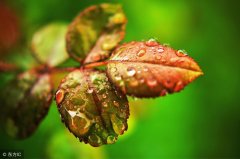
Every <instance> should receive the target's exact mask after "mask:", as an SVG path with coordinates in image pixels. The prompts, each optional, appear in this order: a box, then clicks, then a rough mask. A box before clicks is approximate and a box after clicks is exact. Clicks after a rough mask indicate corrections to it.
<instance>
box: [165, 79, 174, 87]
mask: <svg viewBox="0 0 240 159" xmlns="http://www.w3.org/2000/svg"><path fill="white" fill-rule="evenodd" d="M173 85H174V82H172V81H171V80H169V79H168V80H166V81H164V86H165V87H166V88H172V87H173Z"/></svg>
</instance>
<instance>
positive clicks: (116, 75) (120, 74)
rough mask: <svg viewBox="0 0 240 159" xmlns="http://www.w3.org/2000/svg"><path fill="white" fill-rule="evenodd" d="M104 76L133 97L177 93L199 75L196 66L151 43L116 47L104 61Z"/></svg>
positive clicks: (182, 57) (186, 59) (165, 47)
mask: <svg viewBox="0 0 240 159" xmlns="http://www.w3.org/2000/svg"><path fill="white" fill-rule="evenodd" d="M107 73H108V76H109V78H110V80H111V82H112V83H114V84H115V85H116V86H118V87H119V88H120V89H121V90H122V91H123V92H125V93H126V94H128V95H132V96H136V97H157V96H164V95H166V93H173V92H179V91H180V90H182V89H183V88H184V87H185V86H186V85H187V84H188V83H190V82H192V81H193V80H194V79H196V78H197V77H199V76H200V75H202V74H203V73H202V71H201V69H200V67H199V66H198V64H197V63H196V62H195V61H194V60H193V59H192V58H190V57H189V56H188V55H186V54H185V53H184V52H183V51H181V50H178V51H176V50H174V49H172V48H170V47H168V46H164V45H161V44H159V43H158V42H156V41H154V40H149V41H147V42H131V43H127V44H124V45H122V46H120V47H118V48H117V49H116V50H115V52H114V54H113V55H112V56H111V57H110V60H109V61H108V65H107Z"/></svg>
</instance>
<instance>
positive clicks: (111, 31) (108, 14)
mask: <svg viewBox="0 0 240 159" xmlns="http://www.w3.org/2000/svg"><path fill="white" fill-rule="evenodd" d="M125 25H126V17H125V15H124V13H123V11H122V8H121V6H120V5H116V4H100V5H96V6H91V7H89V8H87V9H85V10H84V11H83V12H81V13H80V14H79V16H77V17H76V18H75V19H74V21H73V22H72V23H71V25H70V26H69V28H68V32H67V36H66V37H67V51H68V53H69V55H70V56H72V57H73V58H74V59H75V60H77V61H79V62H82V61H83V60H84V63H93V62H97V61H102V60H104V59H106V58H108V57H109V56H110V53H111V51H112V50H113V49H114V48H115V47H116V46H117V45H118V43H119V42H120V41H121V40H122V39H123V37H124V34H125Z"/></svg>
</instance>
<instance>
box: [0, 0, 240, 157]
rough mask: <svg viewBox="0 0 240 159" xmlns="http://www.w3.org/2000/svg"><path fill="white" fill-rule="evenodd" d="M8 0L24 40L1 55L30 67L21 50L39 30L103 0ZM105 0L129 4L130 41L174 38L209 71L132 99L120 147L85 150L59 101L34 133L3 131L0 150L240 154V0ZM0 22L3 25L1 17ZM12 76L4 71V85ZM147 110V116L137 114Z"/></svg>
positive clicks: (38, 153)
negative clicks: (153, 95) (160, 93)
mask: <svg viewBox="0 0 240 159" xmlns="http://www.w3.org/2000/svg"><path fill="white" fill-rule="evenodd" d="M3 2H5V5H8V6H9V7H10V8H11V9H12V10H14V11H15V12H16V16H18V19H19V23H20V29H19V30H20V35H21V37H20V38H19V40H18V46H17V48H18V49H14V50H13V52H15V54H14V56H10V55H8V57H6V55H4V57H3V55H2V54H1V58H4V59H10V61H14V60H18V59H22V60H20V61H19V60H18V61H19V62H20V65H21V66H23V68H24V69H25V68H27V67H28V66H27V65H26V61H27V60H29V61H31V60H32V59H31V58H27V57H28V56H27V54H26V52H27V51H26V49H23V48H26V47H27V46H28V45H29V41H30V40H31V37H32V35H33V33H34V32H35V31H36V30H37V29H38V28H40V27H42V26H43V25H45V24H48V23H50V22H55V21H63V22H70V21H71V20H72V19H73V17H75V16H76V15H77V13H79V12H80V11H81V10H82V9H83V8H85V7H86V6H89V5H92V4H98V3H102V1H97V0H91V1H79V0H71V1H64V0H43V1H36V0H18V1H15V0H8V1H7V0H5V1H3ZM3 2H1V3H3ZM104 2H117V3H121V4H122V5H123V9H124V11H125V13H126V15H127V17H128V24H127V34H126V38H125V41H129V40H130V39H131V40H132V39H135V40H144V39H148V38H150V37H156V38H159V40H160V42H165V43H170V44H171V45H172V46H173V47H174V48H179V47H181V48H179V49H186V50H187V51H188V53H189V55H190V56H192V57H194V58H195V59H196V61H197V62H198V63H199V64H200V65H201V66H202V69H203V71H204V72H205V76H204V77H202V78H199V79H198V80H197V82H195V83H194V84H192V85H189V86H188V87H186V88H185V90H184V91H183V92H181V93H179V94H174V95H171V96H166V97H163V98H157V99H154V100H150V99H148V100H144V101H143V102H142V101H141V102H140V101H139V103H142V104H140V105H135V104H132V103H130V107H131V108H132V109H133V108H134V109H137V111H136V112H135V113H131V115H130V120H132V119H135V120H134V123H135V126H134V129H133V130H131V131H127V132H126V137H122V138H121V137H120V138H119V142H118V143H116V144H114V145H110V146H105V147H103V148H101V149H99V148H96V149H94V148H93V149H91V153H87V152H88V151H89V150H85V148H83V147H85V146H83V144H82V143H79V142H78V141H77V139H70V140H69V141H68V139H66V138H68V137H67V136H69V134H68V133H67V134H65V133H62V132H63V131H64V129H65V127H64V125H63V124H62V123H61V122H60V120H59V114H58V112H57V108H56V105H54V104H53V105H52V106H51V108H50V112H49V114H48V116H47V117H46V119H45V120H44V121H43V123H42V124H41V125H40V127H39V129H38V131H37V132H36V133H35V134H34V135H33V136H32V137H30V138H28V139H26V140H23V141H16V140H13V139H11V138H9V137H7V136H6V135H5V134H3V133H2V132H0V141H1V142H0V149H24V151H25V157H26V158H54V157H55V158H57V157H58V156H57V155H58V154H60V153H65V151H61V152H59V150H66V153H65V154H64V155H63V156H66V158H68V157H69V156H67V155H73V158H85V159H86V158H87V157H84V156H85V155H86V154H90V155H92V156H89V158H96V156H98V158H100V157H102V158H111V159H114V158H138V159H148V158H149V159H150V158H151V159H152V158H231V157H232V158H239V157H240V152H239V147H240V137H239V134H240V115H239V112H240V107H239V105H240V104H239V99H238V98H239V97H238V96H239V95H238V82H239V81H240V73H239V60H238V59H239V57H240V54H239V53H238V52H239V51H238V50H239V48H238V45H239V42H240V31H239V28H240V23H239V21H240V17H239V10H240V9H239V2H238V1H234V0H229V1H226V0H225V1H217V0H214V1H207V2H206V1H190V0H182V1H177V0H167V1H159V0H142V1H136V0H132V1H129V0H119V1H115V0H113V1H110V0H106V1H104ZM0 25H4V24H3V23H2V22H1V23H0ZM9 56H10V57H9ZM13 76H14V75H12V74H10V75H9V76H3V75H1V74H0V77H1V83H0V88H2V85H4V84H5V83H6V82H5V81H7V80H8V79H10V78H12V77H13ZM137 102H138V101H137ZM0 105H1V104H0ZM143 111H144V114H145V112H147V114H148V115H146V114H145V115H144V116H142V115H140V116H139V114H142V112H143ZM137 112H138V113H137ZM129 127H131V125H130V126H129ZM59 132H60V134H59ZM128 134H129V135H128ZM129 136H131V137H129ZM71 137H72V136H71ZM56 140H57V141H56ZM58 140H59V141H58ZM74 142H77V143H79V145H78V146H79V147H78V146H77V148H76V147H74V145H76V143H74ZM33 145H34V146H33ZM56 146H58V147H59V148H56ZM65 147H66V148H65ZM72 147H74V148H72ZM56 149H57V150H56ZM76 149H77V150H78V149H79V151H77V150H76ZM86 149H87V148H86ZM51 153H52V154H51ZM80 153H81V154H84V155H81V154H80ZM54 155H56V156H57V157H56V156H54ZM70 157H72V156H70Z"/></svg>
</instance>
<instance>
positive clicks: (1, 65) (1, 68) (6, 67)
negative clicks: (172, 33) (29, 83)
mask: <svg viewBox="0 0 240 159" xmlns="http://www.w3.org/2000/svg"><path fill="white" fill-rule="evenodd" d="M8 71H19V68H18V67H17V66H16V65H14V64H10V63H6V62H3V61H0V72H8Z"/></svg>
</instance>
